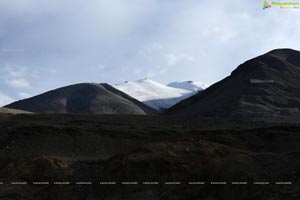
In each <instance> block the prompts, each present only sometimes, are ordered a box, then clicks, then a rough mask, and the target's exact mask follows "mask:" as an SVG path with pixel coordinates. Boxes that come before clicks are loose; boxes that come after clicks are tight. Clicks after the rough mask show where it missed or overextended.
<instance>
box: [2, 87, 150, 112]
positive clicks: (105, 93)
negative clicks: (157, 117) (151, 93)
mask: <svg viewBox="0 0 300 200" xmlns="http://www.w3.org/2000/svg"><path fill="white" fill-rule="evenodd" d="M5 107H6V108H13V109H21V110H26V111H30V112H35V113H76V114H147V113H154V112H155V111H154V110H153V109H152V108H150V107H148V106H146V105H144V104H143V103H141V102H139V101H137V100H136V99H134V98H132V97H130V96H128V95H126V94H125V93H123V92H121V91H119V90H116V89H115V88H113V87H111V86H110V85H108V84H89V83H82V84H76V85H71V86H67V87H63V88H59V89H56V90H52V91H49V92H46V93H44V94H41V95H38V96H35V97H32V98H29V99H25V100H21V101H18V102H15V103H12V104H9V105H7V106H5Z"/></svg>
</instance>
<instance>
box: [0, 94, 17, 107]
mask: <svg viewBox="0 0 300 200" xmlns="http://www.w3.org/2000/svg"><path fill="white" fill-rule="evenodd" d="M14 101H15V99H13V98H11V97H9V96H7V95H5V94H3V93H2V92H0V106H5V105H7V104H9V103H12V102H14Z"/></svg>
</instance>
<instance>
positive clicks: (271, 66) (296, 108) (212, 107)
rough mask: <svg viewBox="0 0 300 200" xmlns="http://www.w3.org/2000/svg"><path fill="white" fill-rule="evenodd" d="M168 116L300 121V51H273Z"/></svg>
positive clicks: (170, 112) (173, 108) (190, 99)
mask: <svg viewBox="0 0 300 200" xmlns="http://www.w3.org/2000/svg"><path fill="white" fill-rule="evenodd" d="M167 113H168V114H173V115H185V116H193V117H195V116H204V117H221V118H224V117H225V118H243V119H257V120H271V121H277V120H285V121H289V122H290V121H292V120H299V119H300V52H299V51H295V50H291V49H278V50H273V51H271V52H269V53H267V54H265V55H262V56H259V57H256V58H254V59H251V60H249V61H247V62H245V63H244V64H242V65H240V66H239V67H238V68H237V69H236V70H234V71H233V72H232V73H231V75H230V76H228V77H227V78H225V79H223V80H222V81H220V82H218V83H216V84H214V85H213V86H211V87H209V88H208V89H206V90H205V91H204V92H202V93H200V94H197V95H195V96H193V97H191V98H189V99H187V100H184V101H183V102H180V103H179V104H177V105H175V106H174V107H172V108H170V109H169V110H168V111H167Z"/></svg>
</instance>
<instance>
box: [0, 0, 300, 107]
mask: <svg viewBox="0 0 300 200" xmlns="http://www.w3.org/2000/svg"><path fill="white" fill-rule="evenodd" d="M262 5H263V0H258V1H251V0H247V1H240V0H232V1H226V0H220V1H208V0H207V1H200V0H184V1H183V0H89V1H84V0H1V1H0V27H1V29H0V41H1V42H0V71H1V75H0V76H1V80H0V91H1V92H2V93H0V94H1V95H0V99H2V100H0V104H2V105H3V104H4V103H3V102H5V103H6V101H9V98H11V99H20V98H25V97H28V96H30V95H35V94H38V93H40V92H44V91H46V90H49V89H53V88H55V87H60V86H63V85H67V84H72V83H77V82H108V83H110V84H114V83H118V82H123V81H126V80H135V79H139V78H144V77H149V78H152V79H154V80H156V81H158V82H162V83H169V82H172V81H175V80H199V81H202V82H206V83H208V84H211V83H214V82H215V81H218V80H220V79H221V78H223V77H225V76H227V75H228V74H229V73H230V72H231V71H232V70H233V69H234V68H235V67H237V65H238V64H240V63H242V62H244V61H245V60H247V59H249V58H252V57H254V56H257V55H259V54H262V53H265V52H267V51H269V50H271V49H274V48H282V47H289V48H295V49H300V47H299V46H300V43H299V39H298V36H299V34H300V26H298V25H297V20H298V19H299V17H300V10H299V9H294V10H292V9H289V10H280V9H276V8H272V9H269V10H265V11H263V10H262ZM4 94H5V95H4ZM3 96H7V97H8V96H9V97H8V98H7V97H3ZM3 99H6V100H5V101H3Z"/></svg>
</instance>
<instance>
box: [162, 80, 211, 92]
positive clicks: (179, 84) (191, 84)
mask: <svg viewBox="0 0 300 200" xmlns="http://www.w3.org/2000/svg"><path fill="white" fill-rule="evenodd" d="M168 86H169V87H173V88H179V89H184V90H189V91H193V92H198V91H202V90H205V89H206V88H207V87H208V85H207V84H205V83H202V82H200V81H191V80H189V81H176V82H172V83H170V84H168Z"/></svg>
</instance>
